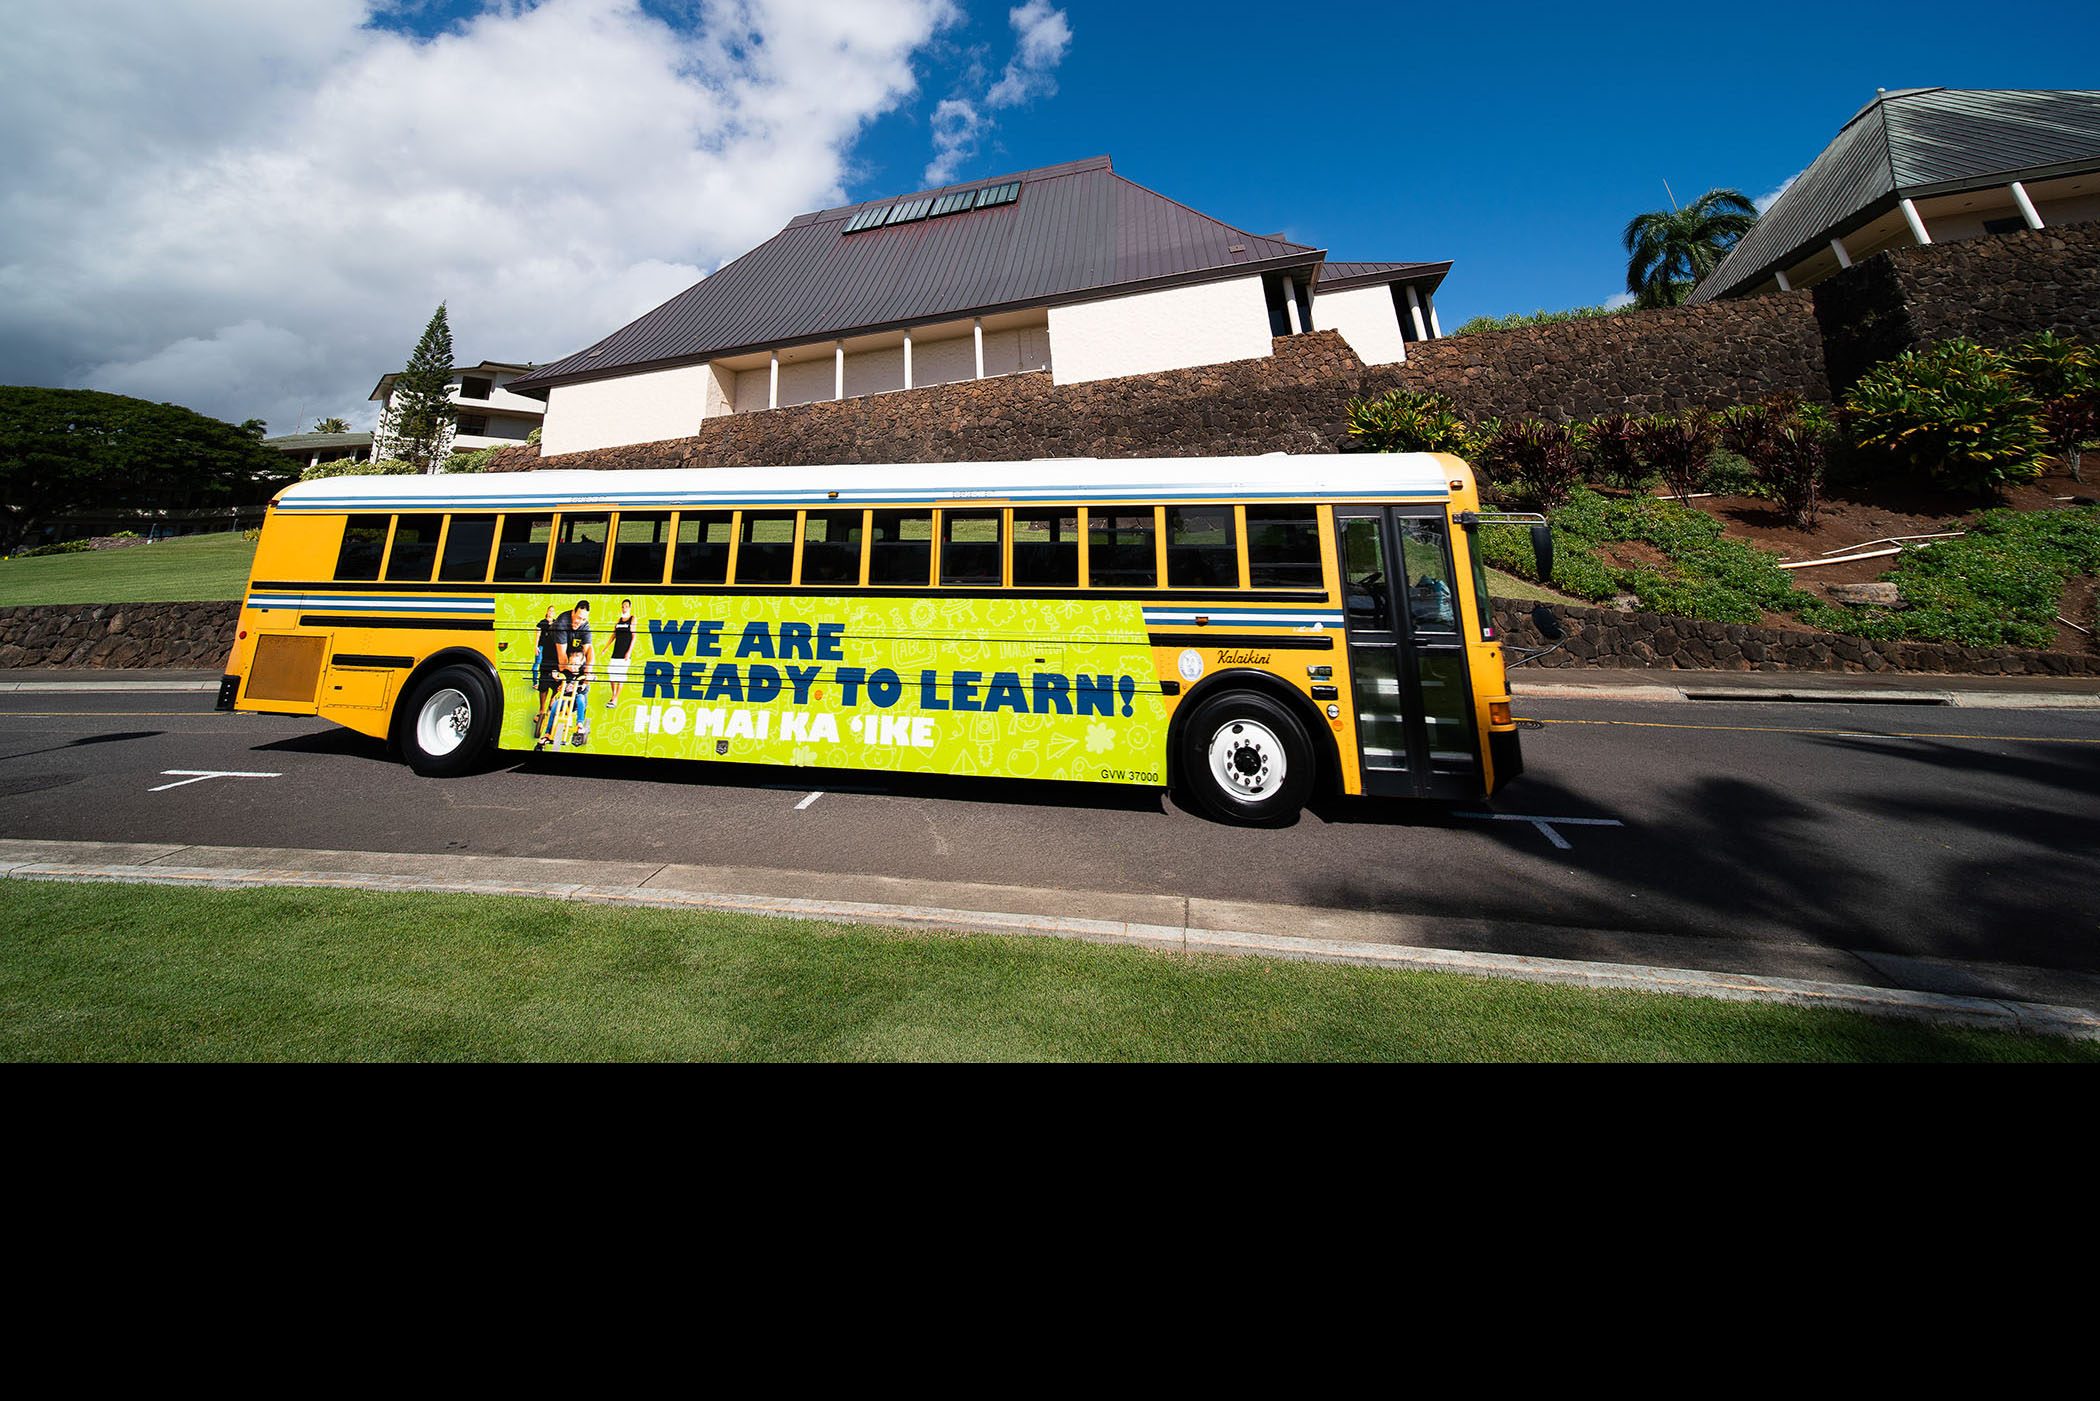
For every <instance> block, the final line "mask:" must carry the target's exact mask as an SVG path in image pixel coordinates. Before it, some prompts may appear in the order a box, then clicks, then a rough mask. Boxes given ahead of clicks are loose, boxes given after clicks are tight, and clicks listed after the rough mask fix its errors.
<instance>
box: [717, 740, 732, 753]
mask: <svg viewBox="0 0 2100 1401" xmlns="http://www.w3.org/2000/svg"><path fill="white" fill-rule="evenodd" d="M728 752H729V741H728V740H726V739H718V740H716V741H715V753H717V754H727V753H728Z"/></svg>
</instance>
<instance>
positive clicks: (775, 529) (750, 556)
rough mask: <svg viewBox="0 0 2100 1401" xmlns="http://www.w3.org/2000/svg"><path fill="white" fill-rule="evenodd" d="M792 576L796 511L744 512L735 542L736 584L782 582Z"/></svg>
mask: <svg viewBox="0 0 2100 1401" xmlns="http://www.w3.org/2000/svg"><path fill="white" fill-rule="evenodd" d="M794 577H795V513H794V512H793V511H746V512H744V534H743V538H742V539H741V540H739V541H738V542H737V551H736V581H737V582H738V583H739V584H785V583H787V582H788V581H789V580H791V579H793V578H794Z"/></svg>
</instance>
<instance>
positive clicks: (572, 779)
mask: <svg viewBox="0 0 2100 1401" xmlns="http://www.w3.org/2000/svg"><path fill="white" fill-rule="evenodd" d="M210 706H211V696H210V695H209V694H206V693H188V694H179V693H178V694H161V693H134V694H75V693H52V692H24V693H16V694H5V695H0V836H5V837H22V838H46V839H67V840H97V841H132V842H162V843H165V842H178V843H192V844H195V843H205V844H213V845H226V846H257V847H295V848H319V849H337V850H343V849H347V850H361V851H375V852H419V853H445V852H467V853H475V854H482V855H510V856H558V857H570V858H581V859H587V860H606V861H628V862H633V861H662V862H678V863H688V864H694V865H706V866H742V867H760V868H768V869H775V870H792V871H806V872H820V873H834V874H837V873H844V874H856V875H863V874H865V875H878V874H879V875H888V876H899V877H907V878H912V879H925V880H941V881H970V882H984V883H990V884H999V885H1022V886H1035V887H1043V888H1051V889H1062V890H1071V891H1114V892H1129V893H1140V894H1171V895H1186V896H1190V897H1203V898H1208V899H1221V900H1240V901H1257V902H1269V903H1274V904H1284V905H1296V906H1312V907H1322V908H1333V909H1344V910H1377V911H1393V912H1399V913H1407V914H1413V915H1416V916H1422V917H1427V918H1430V919H1433V920H1439V921H1448V922H1449V925H1450V938H1449V940H1448V942H1449V943H1450V944H1451V945H1452V946H1455V947H1465V946H1473V947H1490V946H1494V945H1495V943H1496V939H1497V936H1496V935H1495V934H1494V933H1493V931H1492V929H1491V928H1490V927H1489V926H1490V925H1491V924H1492V922H1494V921H1513V922H1521V923H1522V924H1523V925H1525V926H1526V927H1528V928H1530V929H1532V930H1533V931H1534V932H1533V934H1532V935H1530V936H1529V941H1528V945H1527V946H1526V947H1524V948H1521V949H1514V950H1512V949H1509V948H1508V947H1507V946H1506V944H1505V946H1504V947H1503V949H1502V951H1518V952H1533V953H1541V954H1556V955H1561V956H1579V957H1601V958H1605V959H1614V958H1616V959H1618V960H1619V961H1645V962H1676V963H1679V964H1683V965H1688V966H1697V967H1722V966H1726V965H1728V964H1730V963H1731V962H1735V963H1754V962H1755V961H1756V960H1755V959H1754V958H1750V957H1747V954H1754V953H1755V951H1756V950H1758V949H1760V948H1763V949H1768V950H1779V949H1784V948H1790V947H1791V948H1796V949H1804V948H1805V949H1818V948H1821V949H1830V950H1838V949H1851V950H1862V949H1863V950H1873V951H1877V952H1879V953H1882V954H1887V955H1891V956H1896V957H1899V958H1901V957H1911V958H1919V959H1929V960H1935V961H1937V960H1954V961H1959V962H1963V963H1975V964H1993V965H1997V964H2017V965H2032V966H2035V967H2038V968H2044V969H2053V970H2063V971H2064V972H2066V973H2069V974H2071V975H2072V979H2073V981H2074V982H2076V983H2079V984H2082V985H2083V984H2086V983H2088V982H2090V979H2089V977H2088V976H2085V975H2092V974H2100V895H2096V892H2100V711H2091V710H2088V711H2012V710H1954V709H1940V708H1925V707H1912V706H1889V705H1864V704H1863V705H1799V704H1794V705H1789V704H1778V703H1774V704H1735V703H1714V702H1707V703H1695V702H1685V703H1674V704H1662V703H1654V702H1613V701H1599V700H1580V699H1569V698H1557V697H1537V696H1534V697H1526V698H1525V699H1524V700H1523V701H1522V702H1521V703H1520V705H1519V710H1520V712H1521V713H1526V714H1529V715H1530V716H1533V717H1535V718H1538V719H1540V720H1542V721H1544V722H1545V723H1544V726H1543V728H1540V729H1536V730H1532V731H1530V732H1528V733H1527V734H1526V735H1525V737H1524V738H1525V756H1526V761H1527V764H1528V766H1529V772H1528V773H1527V774H1526V775H1525V776H1524V777H1523V778H1522V779H1521V780H1520V781H1519V782H1518V783H1517V784H1516V785H1513V786H1512V787H1510V788H1509V789H1507V790H1505V792H1504V793H1502V794H1501V795H1499V796H1498V797H1496V798H1495V799H1494V800H1493V801H1492V803H1477V804H1456V805H1449V806H1444V805H1421V804H1409V803H1400V802H1383V801H1371V800H1357V799H1350V800H1331V801H1326V802H1323V803H1321V804H1320V805H1318V807H1317V808H1316V809H1315V810H1314V811H1312V812H1309V813H1308V814H1306V815H1305V816H1304V817H1303V818H1302V819H1301V820H1300V821H1299V822H1298V823H1297V824H1296V825H1295V826H1293V827H1290V828H1287V829H1282V830H1270V831H1250V830H1243V829H1237V828H1231V827H1223V826H1219V825H1216V824H1214V823H1211V822H1208V821H1206V820H1204V819H1202V818H1200V817H1197V816H1194V815H1192V814H1190V813H1188V812H1184V811H1183V810H1182V809H1180V808H1179V807H1178V806H1176V805H1175V803H1174V802H1173V801H1172V800H1171V799H1170V798H1168V797H1166V796H1164V795H1162V794H1159V793H1157V792H1153V791H1149V790H1132V789H1119V788H1108V787H1098V788H1097V787H1092V786H1078V785H1060V784H1023V783H1014V782H1003V781H988V780H971V781H961V780H921V779H910V778H905V779H901V780H897V781H892V782H887V783H884V784H881V785H879V786H878V785H876V784H875V783H873V782H871V781H870V780H869V778H868V776H866V775H858V774H848V773H843V772H837V773H827V772H823V771H817V770H789V769H760V768H745V767H740V766H739V767H732V766H728V765H687V766H682V767H665V766H661V765H651V764H649V763H646V762H644V761H638V760H624V759H616V758H610V757H599V756H590V755H579V754H560V755H553V756H545V757H523V758H520V757H519V756H514V755H504V756H500V758H501V762H500V763H498V764H495V765H492V766H490V767H488V768H487V769H486V770H484V771H482V772H478V773H475V774H472V775H470V776H467V777H464V778H458V779H450V780H443V779H419V778H417V777H415V776H414V775H413V774H411V773H410V772H409V771H408V770H407V769H406V768H404V767H402V766H401V765H399V764H397V763H395V762H393V761H391V760H390V759H388V758H387V756H386V755H385V753H384V751H383V748H382V746H380V745H379V744H378V743H376V742H374V741H371V740H367V739H365V738H363V737H362V736H359V735H356V734H353V733H351V732H350V731H347V730H342V729H338V728H336V727H334V726H331V725H327V724H322V723H319V722H316V721H302V720H283V719H276V718H271V717H263V716H253V715H221V714H217V713H214V712H213V711H212V710H211V709H210ZM184 771H223V772H233V773H244V774H268V775H272V776H271V777H253V778H235V777H213V778H201V779H197V781H194V782H186V781H183V780H185V779H189V778H194V777H195V773H194V772H184ZM834 785H836V786H834ZM813 793H816V794H819V796H816V797H814V798H812V797H811V795H812V794H813ZM1484 814H1493V816H1487V815H1484ZM1533 817H1545V818H1554V819H1581V820H1580V821H1568V822H1563V823H1561V824H1560V825H1553V826H1550V830H1549V828H1547V827H1541V826H1540V825H1538V824H1537V823H1535V822H1533V821H1529V820H1524V819H1529V818H1533ZM1539 930H1545V931H1549V936H1547V937H1542V936H1540V935H1539V934H1538V933H1537V931H1539ZM1550 931H1565V934H1566V938H1565V940H1561V941H1556V940H1555V939H1554V938H1552V937H1550ZM1731 950H1734V951H1737V952H1738V953H1745V954H1746V956H1745V957H1736V956H1735V955H1734V954H1732V953H1731ZM1745 971H1750V970H1749V969H1748V968H1746V969H1745ZM2090 985H2091V986H2092V987H2093V988H2094V989H2096V990H2100V982H2091V984H2090Z"/></svg>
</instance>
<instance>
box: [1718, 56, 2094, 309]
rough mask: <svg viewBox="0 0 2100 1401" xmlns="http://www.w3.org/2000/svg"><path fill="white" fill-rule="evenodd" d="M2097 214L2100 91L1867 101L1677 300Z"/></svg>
mask: <svg viewBox="0 0 2100 1401" xmlns="http://www.w3.org/2000/svg"><path fill="white" fill-rule="evenodd" d="M2094 218H2100V92H2096V91H2073V92H2058V91H2047V90H2041V89H1984V90H1974V89H1962V88H1902V89H1898V90H1897V91H1894V92H1881V93H1877V94H1876V95H1875V97H1874V100H1873V101H1872V102H1869V103H1868V104H1867V105H1866V106H1865V107H1862V108H1861V109H1860V110H1859V112H1858V113H1857V114H1855V115H1854V116H1853V118H1852V120H1851V121H1849V122H1847V123H1845V125H1844V128H1843V129H1842V130H1840V131H1839V132H1838V134H1837V139H1836V140H1834V141H1832V142H1831V143H1830V144H1829V145H1828V146H1826V147H1824V148H1823V153H1822V154H1821V155H1819V156H1817V157H1816V158H1815V160H1814V161H1813V162H1812V163H1811V164H1810V165H1809V167H1808V169H1806V170H1804V171H1802V172H1801V174H1800V175H1799V176H1798V177H1797V178H1796V179H1795V180H1794V181H1793V183H1792V184H1790V185H1788V186H1787V187H1786V188H1785V190H1784V191H1783V192H1782V193H1781V194H1780V196H1779V198H1778V199H1776V200H1774V201H1773V202H1772V206H1771V207H1770V208H1769V209H1767V210H1765V212H1764V214H1763V216H1762V217H1760V218H1759V219H1758V221H1757V223H1756V225H1755V226H1754V227H1753V228H1752V229H1751V230H1750V232H1749V233H1747V234H1745V235H1743V237H1742V239H1741V241H1739V242H1738V243H1737V244H1736V245H1735V247H1734V248H1732V249H1730V250H1729V252H1728V256H1727V257H1725V258H1723V259H1722V260H1721V264H1720V266H1719V267H1717V268H1715V269H1714V270H1713V272H1712V273H1710V274H1709V275H1708V276H1707V277H1706V278H1705V280H1704V281H1702V282H1701V283H1700V284H1699V286H1698V287H1697V288H1695V289H1694V290H1693V292H1692V294H1691V297H1690V298H1689V300H1690V301H1693V302H1705V301H1712V300H1713V299H1715V298H1716V297H1740V296H1748V295H1752V294H1755V293H1758V292H1771V291H1787V290H1790V289H1792V288H1795V287H1807V286H1810V285H1812V284H1814V283H1816V282H1820V281H1821V280H1822V279H1824V278H1826V277H1828V276H1830V275H1831V274H1832V273H1834V272H1837V271H1838V270H1839V269H1840V268H1848V267H1850V266H1852V264H1854V263H1855V262H1858V261H1859V260H1860V259H1862V258H1866V257H1869V256H1871V255H1872V254H1875V253H1879V252H1880V251H1881V250H1882V249H1884V248H1891V247H1908V246H1911V245H1913V244H1920V243H1933V242H1940V243H1947V242H1952V241H1954V240H1957V239H1964V238H1980V237H1983V236H1985V235H1988V234H1997V233H2009V232H2012V231H2013V230H2016V229H2023V228H2026V229H2039V228H2044V227H2046V226H2047V225H2049V224H2052V223H2057V224H2067V223H2077V222H2082V221H2084V220H2088V219H2094Z"/></svg>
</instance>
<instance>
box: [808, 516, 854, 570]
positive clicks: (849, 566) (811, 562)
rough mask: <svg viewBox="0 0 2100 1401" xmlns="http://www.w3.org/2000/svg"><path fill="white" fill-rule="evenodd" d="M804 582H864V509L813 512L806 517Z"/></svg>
mask: <svg viewBox="0 0 2100 1401" xmlns="http://www.w3.org/2000/svg"><path fill="white" fill-rule="evenodd" d="M802 582H803V584H804V585H805V586H807V585H811V584H816V585H828V586H830V587H832V588H841V587H844V588H853V587H857V586H858V585H859V584H860V512H858V511H811V512H809V513H807V514H806V515H804V516H803V518H802Z"/></svg>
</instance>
